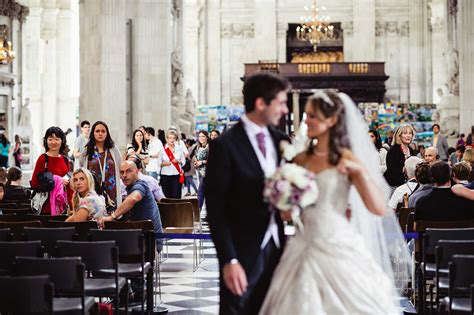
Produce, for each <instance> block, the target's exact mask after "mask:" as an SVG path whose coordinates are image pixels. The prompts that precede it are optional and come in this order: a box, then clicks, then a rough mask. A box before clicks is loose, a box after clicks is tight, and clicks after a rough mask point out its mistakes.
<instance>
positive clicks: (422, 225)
mask: <svg viewBox="0 0 474 315" xmlns="http://www.w3.org/2000/svg"><path fill="white" fill-rule="evenodd" d="M472 227H474V220H462V221H425V220H418V221H415V231H416V232H424V231H425V230H426V229H427V228H438V229H454V228H472Z"/></svg>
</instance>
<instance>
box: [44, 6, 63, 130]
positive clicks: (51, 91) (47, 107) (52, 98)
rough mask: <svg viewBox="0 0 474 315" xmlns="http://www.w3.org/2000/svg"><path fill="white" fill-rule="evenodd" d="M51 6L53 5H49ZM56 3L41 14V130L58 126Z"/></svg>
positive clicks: (45, 8) (46, 7)
mask: <svg viewBox="0 0 474 315" xmlns="http://www.w3.org/2000/svg"><path fill="white" fill-rule="evenodd" d="M49 4H51V5H49ZM54 5H55V4H54V3H51V2H50V3H48V4H47V5H46V6H45V7H44V10H43V12H42V14H41V39H42V41H41V45H42V49H41V50H42V55H40V56H42V58H40V59H39V62H40V63H41V64H42V71H41V73H42V76H41V103H42V107H41V112H42V119H41V120H42V125H41V128H40V130H42V132H44V131H45V130H46V129H47V128H49V127H51V126H55V125H57V121H58V120H57V117H58V110H57V98H56V95H57V71H58V69H57V58H56V56H57V50H56V49H57V38H56V32H57V17H58V12H59V10H58V9H57V8H55V7H54Z"/></svg>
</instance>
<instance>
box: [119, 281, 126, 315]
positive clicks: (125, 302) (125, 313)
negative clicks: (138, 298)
mask: <svg viewBox="0 0 474 315" xmlns="http://www.w3.org/2000/svg"><path fill="white" fill-rule="evenodd" d="M125 290H126V292H127V295H126V297H125V314H126V315H128V280H125ZM119 294H120V293H119Z"/></svg>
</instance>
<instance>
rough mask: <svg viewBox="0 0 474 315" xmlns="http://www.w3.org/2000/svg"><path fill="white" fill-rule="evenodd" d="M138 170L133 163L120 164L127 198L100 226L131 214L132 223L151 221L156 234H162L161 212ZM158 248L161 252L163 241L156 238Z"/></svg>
mask: <svg viewBox="0 0 474 315" xmlns="http://www.w3.org/2000/svg"><path fill="white" fill-rule="evenodd" d="M138 172H139V171H138V168H137V166H136V164H135V163H134V162H132V161H124V162H122V164H120V178H121V179H122V182H123V183H124V184H125V186H127V198H126V199H125V200H124V201H123V202H122V204H121V205H120V206H119V207H118V208H117V210H115V211H114V212H112V214H111V215H110V216H108V217H104V218H103V219H102V220H101V221H100V224H101V225H103V224H104V222H105V221H113V220H116V219H117V218H119V217H120V216H122V215H124V214H125V213H127V212H130V221H141V220H151V221H152V222H153V226H154V231H155V234H157V233H162V231H163V230H162V227H161V218H160V212H159V211H158V205H157V204H156V201H155V198H154V197H153V194H152V193H151V191H150V189H149V188H148V185H147V184H146V182H145V181H143V180H140V179H138ZM156 248H157V250H158V251H159V252H160V251H161V250H162V248H163V240H162V239H158V238H156Z"/></svg>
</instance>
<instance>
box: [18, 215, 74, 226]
mask: <svg viewBox="0 0 474 315" xmlns="http://www.w3.org/2000/svg"><path fill="white" fill-rule="evenodd" d="M25 218H26V219H28V221H34V220H38V221H41V223H42V224H43V225H44V226H46V225H47V224H48V222H49V221H61V222H64V221H66V219H67V218H68V216H67V215H49V214H40V215H38V214H32V213H28V214H27V215H25Z"/></svg>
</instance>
